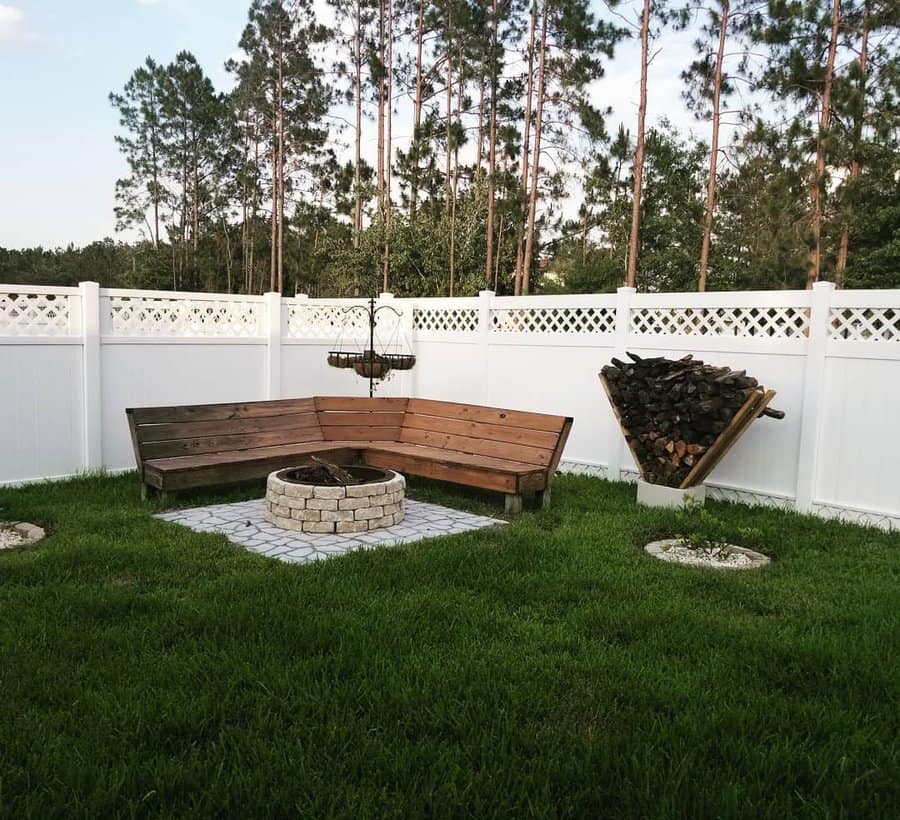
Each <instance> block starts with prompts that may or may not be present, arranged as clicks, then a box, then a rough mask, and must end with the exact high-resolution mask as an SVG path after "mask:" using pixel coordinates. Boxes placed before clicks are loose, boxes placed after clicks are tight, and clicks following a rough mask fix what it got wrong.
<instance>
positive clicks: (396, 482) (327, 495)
mask: <svg viewBox="0 0 900 820" xmlns="http://www.w3.org/2000/svg"><path fill="white" fill-rule="evenodd" d="M343 469H345V470H346V471H347V472H348V473H350V476H351V477H352V479H353V480H354V481H355V482H356V483H353V484H339V483H337V482H335V481H328V478H327V477H326V478H325V480H324V481H322V482H321V483H320V482H316V483H309V482H306V481H304V480H302V478H301V477H300V476H298V473H299V474H303V473H304V472H306V471H304V468H300V467H291V468H288V469H287V470H279V471H277V472H274V473H271V474H270V475H269V479H268V483H267V485H266V509H265V518H266V520H267V521H269V522H270V523H272V524H274V525H275V526H276V527H281V528H283V529H286V530H295V531H297V532H315V533H352V532H367V531H368V530H377V529H380V528H381V527H391V526H393V525H394V524H399V523H400V522H401V521H402V520H403V499H404V497H405V494H406V479H405V478H404V477H403V476H402V475H400V474H399V473H395V472H393V471H391V470H379V469H377V468H375V467H346V468H343Z"/></svg>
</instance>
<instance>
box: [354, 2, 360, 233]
mask: <svg viewBox="0 0 900 820" xmlns="http://www.w3.org/2000/svg"><path fill="white" fill-rule="evenodd" d="M361 6H362V0H356V6H355V8H356V22H355V25H356V31H355V34H354V49H353V61H354V66H353V68H354V78H353V84H354V91H355V93H354V96H355V97H356V141H355V142H356V144H355V151H354V157H353V247H354V248H358V247H359V245H360V241H361V234H362V176H361V173H362V170H361V164H362V11H361Z"/></svg>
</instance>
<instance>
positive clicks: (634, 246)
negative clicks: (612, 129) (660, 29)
mask: <svg viewBox="0 0 900 820" xmlns="http://www.w3.org/2000/svg"><path fill="white" fill-rule="evenodd" d="M649 37H650V0H644V10H643V12H642V14H641V98H640V103H639V105H638V127H637V144H636V146H635V151H634V190H633V192H632V202H631V236H630V238H629V241H628V267H627V273H626V277H625V283H626V285H627V286H628V287H630V288H633V287H634V286H635V282H636V281H637V258H638V243H639V238H640V228H641V187H642V184H643V180H644V137H645V130H646V122H647V62H648V59H649V55H648V47H647V46H648V41H649Z"/></svg>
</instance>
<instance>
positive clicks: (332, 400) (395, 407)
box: [315, 396, 409, 413]
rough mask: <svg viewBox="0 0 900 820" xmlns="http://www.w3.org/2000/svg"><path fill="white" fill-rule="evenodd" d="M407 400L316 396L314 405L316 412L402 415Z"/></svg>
mask: <svg viewBox="0 0 900 820" xmlns="http://www.w3.org/2000/svg"><path fill="white" fill-rule="evenodd" d="M407 402H409V399H407V398H395V397H388V398H380V399H375V398H372V399H369V398H363V397H361V396H316V398H315V403H316V409H317V410H320V411H321V410H351V411H357V412H358V411H362V410H381V411H382V412H389V411H393V412H396V413H403V412H404V411H405V410H406V405H407Z"/></svg>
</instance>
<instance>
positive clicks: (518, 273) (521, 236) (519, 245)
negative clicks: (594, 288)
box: [513, 0, 537, 296]
mask: <svg viewBox="0 0 900 820" xmlns="http://www.w3.org/2000/svg"><path fill="white" fill-rule="evenodd" d="M536 28H537V0H532V3H531V23H530V25H529V30H528V77H527V78H526V81H525V116H524V124H523V129H524V131H523V134H522V206H521V212H520V216H519V222H518V225H517V226H516V270H515V281H514V284H513V293H514V294H515V295H516V296H518V295H519V294H520V293H521V292H522V263H523V260H524V243H525V223H526V222H527V221H528V205H527V203H528V165H529V159H530V157H531V152H530V147H531V146H530V140H531V102H532V96H533V93H534V40H535V29H536Z"/></svg>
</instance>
